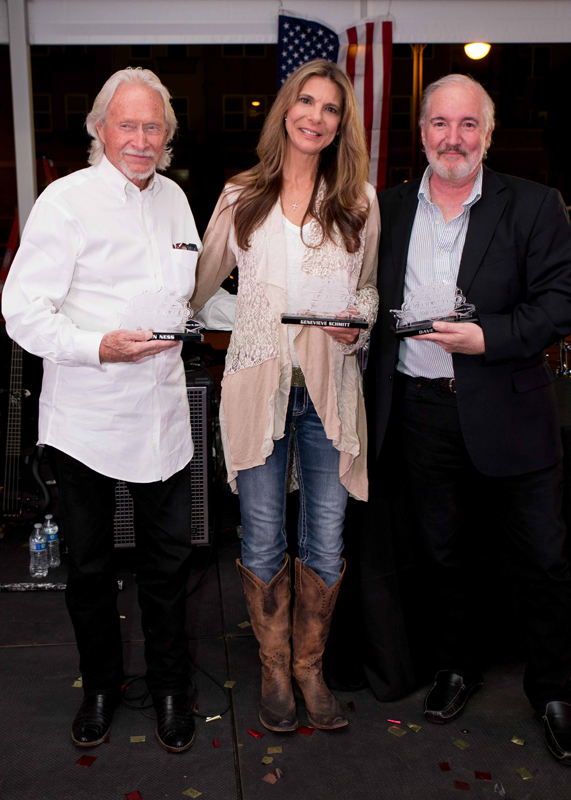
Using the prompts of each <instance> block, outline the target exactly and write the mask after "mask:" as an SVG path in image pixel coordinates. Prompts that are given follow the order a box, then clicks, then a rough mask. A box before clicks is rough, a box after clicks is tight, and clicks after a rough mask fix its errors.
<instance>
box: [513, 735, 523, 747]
mask: <svg viewBox="0 0 571 800" xmlns="http://www.w3.org/2000/svg"><path fill="white" fill-rule="evenodd" d="M512 742H513V743H514V744H520V745H523V744H525V739H522V738H521V736H512Z"/></svg>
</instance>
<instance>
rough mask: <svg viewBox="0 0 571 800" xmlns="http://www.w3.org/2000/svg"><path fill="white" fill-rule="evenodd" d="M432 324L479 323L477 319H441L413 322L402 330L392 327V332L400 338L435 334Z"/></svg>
mask: <svg viewBox="0 0 571 800" xmlns="http://www.w3.org/2000/svg"><path fill="white" fill-rule="evenodd" d="M433 322H454V323H455V324H456V323H458V324H459V323H461V322H475V323H476V324H477V323H478V322H479V320H478V317H461V318H458V317H443V318H442V319H439V320H435V319H434V320H431V319H423V320H420V322H413V323H412V324H411V325H405V326H403V327H402V328H396V327H393V331H394V332H395V334H396V335H397V336H399V337H402V336H423V335H424V334H425V333H437V331H435V330H434V328H433V327H432V323H433Z"/></svg>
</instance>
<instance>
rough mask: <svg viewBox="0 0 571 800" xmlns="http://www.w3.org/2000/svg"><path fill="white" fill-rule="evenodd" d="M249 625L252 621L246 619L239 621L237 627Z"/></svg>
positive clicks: (247, 626)
mask: <svg viewBox="0 0 571 800" xmlns="http://www.w3.org/2000/svg"><path fill="white" fill-rule="evenodd" d="M251 625H252V623H251V622H250V621H249V620H246V622H239V623H238V627H239V628H249V627H250V626H251Z"/></svg>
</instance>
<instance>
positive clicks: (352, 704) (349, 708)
mask: <svg viewBox="0 0 571 800" xmlns="http://www.w3.org/2000/svg"><path fill="white" fill-rule="evenodd" d="M347 708H348V710H349V711H355V703H354V702H353V701H352V700H349V702H348V703H347Z"/></svg>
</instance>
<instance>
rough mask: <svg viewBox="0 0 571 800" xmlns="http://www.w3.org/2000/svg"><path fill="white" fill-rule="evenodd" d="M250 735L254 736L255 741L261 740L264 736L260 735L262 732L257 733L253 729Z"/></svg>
mask: <svg viewBox="0 0 571 800" xmlns="http://www.w3.org/2000/svg"><path fill="white" fill-rule="evenodd" d="M248 733H249V734H250V736H253V737H254V739H261V738H262V736H263V735H264V734H263V733H260V731H255V730H254V729H253V728H250V730H249V731H248Z"/></svg>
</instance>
